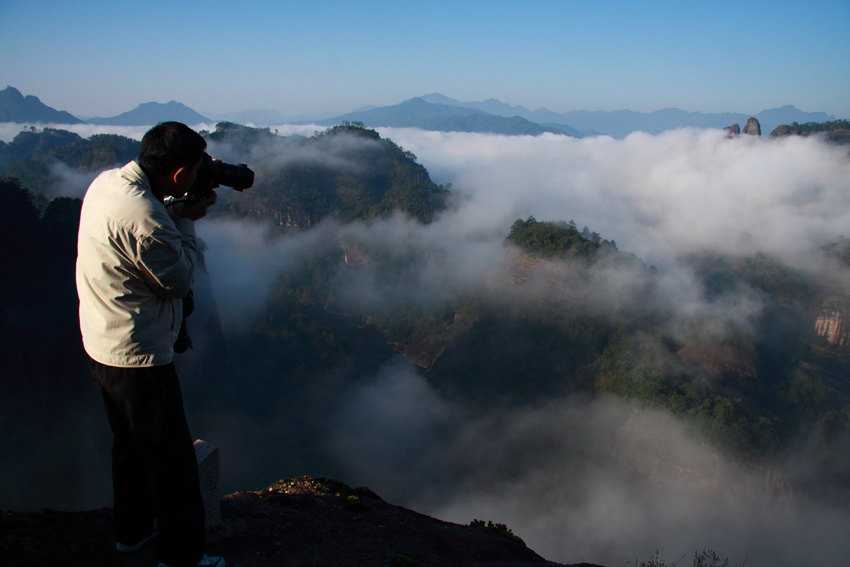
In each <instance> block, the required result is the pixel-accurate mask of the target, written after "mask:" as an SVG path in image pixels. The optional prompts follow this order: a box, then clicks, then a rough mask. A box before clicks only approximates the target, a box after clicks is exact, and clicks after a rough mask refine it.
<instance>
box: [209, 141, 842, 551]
mask: <svg viewBox="0 0 850 567" xmlns="http://www.w3.org/2000/svg"><path fill="white" fill-rule="evenodd" d="M380 132H381V135H382V136H383V137H389V138H391V139H392V140H393V141H394V142H396V143H398V144H399V145H400V146H402V147H403V148H404V149H405V150H408V151H411V152H413V153H414V154H415V155H416V156H417V158H418V161H419V162H420V163H422V164H424V165H425V166H426V167H427V168H428V170H429V173H430V174H431V176H432V179H434V180H435V181H436V182H437V183H442V184H447V183H451V185H452V190H453V194H454V197H453V201H452V206H451V207H450V208H449V209H448V210H446V211H445V212H443V213H442V214H441V215H440V217H439V218H438V219H437V220H436V221H435V222H433V223H431V224H429V225H422V224H420V223H417V222H415V221H412V220H410V219H407V218H404V217H401V216H396V217H392V218H387V219H383V220H372V221H369V222H358V223H350V224H346V225H341V224H339V223H337V222H336V221H335V220H333V219H326V220H325V221H323V222H322V223H321V224H320V226H319V227H316V228H313V229H311V230H310V231H307V232H305V233H301V234H298V235H292V236H284V237H281V238H278V239H273V238H271V236H270V235H271V232H270V231H271V227H270V226H268V225H266V226H257V225H248V224H245V223H241V222H235V221H224V222H222V221H213V220H209V221H204V222H202V223H199V225H198V233H199V235H200V236H201V237H202V239H203V240H204V241H205V242H206V244H207V249H206V252H205V254H206V261H207V265H208V268H209V272H210V280H211V282H212V286H213V290H214V293H215V299H216V302H217V304H218V306H219V309H220V310H221V312H222V313H223V315H224V319H225V321H226V322H227V324H239V321H240V318H241V319H246V320H247V319H250V317H251V315H252V314H255V313H256V312H257V309H259V308H261V306H262V305H263V304H264V302H265V301H266V299H267V297H268V294H269V293H270V292H271V290H272V286H273V283H274V281H275V279H276V278H278V277H280V276H281V275H282V274H285V273H287V270H295V269H298V266H299V262H297V261H296V260H298V259H304V258H309V256H310V254H313V253H315V249H316V243H317V241H318V239H320V238H322V237H323V236H321V235H324V236H328V235H334V238H338V239H339V241H341V242H343V243H345V245H346V246H353V247H360V248H363V249H369V250H372V251H376V250H377V251H380V254H381V255H383V256H384V257H389V258H404V257H406V256H407V255H411V254H412V255H415V256H416V257H418V258H423V259H424V261H421V262H415V263H407V264H404V263H403V265H404V268H403V269H402V270H401V271H400V272H398V273H394V274H392V275H391V277H387V274H386V272H383V271H381V268H380V266H378V265H375V264H369V263H366V264H364V265H362V266H360V267H359V269H358V270H356V271H353V272H349V273H348V274H347V275H346V276H345V277H344V278H342V277H340V278H337V279H336V280H334V281H332V293H334V294H335V295H337V296H339V297H343V298H349V299H351V300H352V301H354V300H358V301H365V302H367V303H368V301H369V300H370V298H373V299H375V300H378V299H379V300H380V301H382V302H384V303H385V304H389V305H399V306H402V305H407V304H417V305H419V304H429V303H439V302H441V301H446V300H447V299H449V298H451V297H452V296H453V295H456V294H463V293H467V292H473V291H478V292H481V291H483V292H485V293H487V294H488V295H489V297H491V298H494V300H495V301H502V302H504V305H505V308H506V309H509V308H511V306H516V305H522V304H523V302H528V301H536V300H538V299H539V296H540V294H549V295H551V297H550V299H552V300H553V301H554V302H555V303H554V304H555V305H561V306H563V308H564V309H567V308H568V307H567V306H569V308H570V309H579V310H582V309H583V310H585V311H584V313H585V314H588V313H589V314H591V315H593V316H596V317H602V318H604V319H606V320H609V321H612V322H616V321H623V320H627V321H630V322H631V323H635V322H639V321H640V320H641V319H642V318H644V317H652V318H653V319H654V320H656V321H658V320H660V321H662V322H663V323H662V325H661V327H662V328H663V329H664V330H665V332H666V333H667V334H668V335H669V336H670V337H671V338H673V339H674V340H679V341H685V340H687V339H688V338H692V337H695V336H699V337H703V338H705V337H708V338H710V339H712V340H715V341H723V340H727V339H729V337H731V336H733V331H735V330H738V331H740V330H742V329H743V330H744V331H747V332H752V330H753V325H752V323H753V321H754V320H755V319H756V318H757V317H758V316H759V314H760V313H761V311H762V309H763V298H762V296H761V294H760V292H758V291H757V290H754V289H752V288H749V287H748V286H743V285H742V286H739V287H738V288H737V289H735V290H732V291H729V292H727V293H724V294H723V295H721V296H719V297H711V298H710V297H709V296H708V294H707V293H706V290H704V289H703V288H702V286H701V284H700V283H699V280H698V278H697V277H696V275H695V274H694V273H693V271H692V269H691V268H690V267H689V266H688V264H687V263H684V262H682V258H684V257H686V256H688V255H689V254H699V253H712V254H725V255H730V256H732V257H746V256H751V255H753V254H755V253H758V252H762V253H765V254H769V255H771V256H773V257H775V258H777V259H778V260H779V261H781V262H782V263H783V264H785V265H787V266H790V267H793V268H795V269H798V270H802V271H804V272H806V273H808V274H810V275H812V276H814V277H817V278H821V279H824V280H829V281H830V282H833V283H834V284H836V285H839V286H844V288H845V289H846V288H847V287H848V286H850V274H848V270H847V268H846V266H845V267H840V266H837V265H835V264H834V263H833V262H832V261H831V260H829V259H828V258H827V257H826V256H825V255H822V254H820V253H819V252H818V250H819V248H820V247H822V246H823V245H825V244H828V243H831V242H835V241H837V240H838V239H839V238H841V237H842V236H843V235H844V234H846V232H847V228H848V227H850V207H848V204H850V202H848V201H850V159H848V154H847V150H846V148H842V147H836V146H831V145H828V144H826V143H825V142H823V141H821V140H820V139H818V138H816V137H811V138H798V137H790V138H784V139H776V140H774V139H764V138H758V137H749V136H740V137H736V138H729V137H727V136H726V134H725V132H722V131H713V130H696V129H684V130H676V131H671V132H667V133H664V134H660V135H655V136H650V135H646V134H642V133H636V134H632V135H630V136H629V137H627V138H626V139H624V140H615V139H613V138H608V137H595V138H584V139H576V138H568V137H564V136H555V135H542V136H538V137H521V136H513V137H505V136H492V135H482V134H465V133H442V132H425V131H419V130H411V129H381V130H380ZM292 149H293V151H297V149H296V148H294V147H293V148H292ZM223 150H224V149H223ZM263 151H264V150H263V149H262V148H259V149H258V148H255V154H254V157H255V158H257V159H258V160H263V159H271V157H270V155H271V154H264V153H263ZM343 154H344V152H343V151H342V150H340V151H339V153H337V151H336V150H335V149H334V148H328V153H327V154H323V155H314V156H303V155H302V156H298V157H299V158H301V159H305V158H307V157H309V159H316V160H327V162H328V163H333V164H334V166H336V167H345V163H344V160H342V159H341V156H342V155H343ZM293 157H295V156H294V155H290V156H278V157H276V158H274V159H292V158H293ZM252 165H253V164H252ZM529 216H534V217H535V218H537V219H538V220H542V221H546V220H553V221H559V220H574V221H575V222H576V223H577V225H578V226H579V227H581V226H588V227H590V229H591V230H593V231H596V232H599V233H600V234H601V235H602V237H603V238H606V239H610V240H614V241H616V244H617V247H618V248H619V249H620V250H621V251H624V252H632V253H634V254H635V255H636V256H637V258H639V259H640V260H642V261H643V263H645V265H646V266H648V265H653V266H654V267H656V268H657V273H655V272H653V275H652V276H650V275H649V273H650V271H649V270H647V269H646V267H645V266H644V265H643V264H641V263H640V262H635V263H631V264H628V265H606V264H604V263H602V264H600V265H599V266H595V267H592V268H590V269H588V270H586V271H577V269H576V268H574V267H569V266H568V267H566V268H565V267H564V266H563V265H559V264H558V263H554V262H553V263H544V264H543V266H542V267H541V268H540V270H539V271H538V272H537V275H536V276H535V277H536V278H537V279H536V280H534V279H533V280H532V281H530V282H528V283H527V284H526V285H525V286H524V287H523V288H522V289H519V290H518V289H516V287H515V286H509V285H506V284H505V281H504V277H503V274H504V271H505V269H506V267H507V266H508V265H509V264H510V262H511V251H510V248H506V247H505V246H504V239H505V237H506V236H507V234H508V231H509V229H510V226H511V224H512V223H513V221H515V220H516V219H525V218H527V217H529ZM553 280H555V281H561V282H566V283H564V284H563V285H561V286H555V288H554V289H553V288H552V287H551V286H549V287H547V285H546V282H551V281H553ZM571 282H572V284H571ZM326 378H327V377H322V378H319V377H317V382H318V384H322V383H323V382H322V380H325V379H326ZM328 383H330V384H332V385H333V387H332V388H329V389H326V390H324V391H323V395H321V396H320V395H316V393H315V392H313V393H312V394H311V395H310V396H308V398H306V402H305V404H306V405H304V407H301V408H299V409H298V410H293V412H292V413H291V414H289V413H287V412H282V414H283V415H282V416H281V417H280V418H279V419H276V420H275V421H274V423H271V424H269V423H266V424H260V423H254V422H252V421H251V420H250V418H249V417H248V416H240V415H234V416H227V417H226V418H223V423H227V424H229V426H228V427H223V426H222V427H221V428H220V430H219V431H218V433H219V434H221V435H222V436H223V437H229V439H222V440H221V442H222V444H223V447H224V453H223V454H225V455H226V454H227V450H230V448H231V447H232V450H233V451H235V452H237V453H238V455H239V459H238V460H239V463H240V464H239V466H238V467H235V468H231V469H227V465H225V464H224V462H226V457H223V465H222V466H223V467H224V468H225V475H226V477H227V478H226V479H225V481H226V482H231V483H237V484H238V482H239V479H244V478H246V477H245V476H243V474H244V473H245V469H251V470H252V471H253V472H252V473H251V474H253V475H254V476H253V477H252V478H256V474H257V472H256V471H257V470H258V467H259V469H262V470H266V469H267V468H268V469H272V470H270V472H269V473H268V474H270V475H272V476H271V477H270V478H269V481H273V480H276V478H278V477H280V476H285V475H289V474H292V475H294V474H317V475H319V474H325V475H328V476H336V477H337V478H341V479H342V480H344V481H345V482H347V483H349V484H352V485H366V486H369V487H370V488H372V489H373V490H375V491H376V492H377V493H378V494H380V495H382V496H383V497H385V498H386V499H388V500H390V501H391V502H394V503H398V504H402V505H405V506H408V507H412V508H414V509H416V510H418V511H421V512H424V513H427V514H431V515H434V516H436V517H439V518H442V519H445V520H449V521H454V522H458V523H469V522H470V521H471V520H472V519H484V520H492V521H495V522H501V523H506V524H507V525H508V527H510V528H511V529H512V530H513V531H514V532H515V533H516V534H517V535H519V536H520V537H522V538H523V539H524V540H525V541H526V542H527V543H528V544H529V546H530V547H531V548H532V549H535V550H536V551H537V552H539V553H541V554H542V555H543V556H544V557H546V558H547V559H550V560H554V561H560V562H571V563H572V562H579V561H585V562H593V563H600V564H605V565H608V566H611V567H612V566H615V565H625V564H626V563H627V562H629V561H635V560H636V559H638V560H645V559H647V558H648V557H649V556H650V555H651V554H652V553H654V552H655V551H656V550H657V551H659V552H660V553H661V555H662V556H663V557H664V558H666V559H667V560H668V561H675V560H677V559H679V558H680V557H682V556H685V557H688V558H689V557H691V556H692V554H693V552H694V550H701V549H704V548H713V549H715V550H717V551H718V553H720V554H721V557H729V559H730V561H731V563H732V564H736V563H737V564H742V563H743V562H745V561H746V564H747V565H796V564H800V563H808V562H811V561H812V558H813V557H817V558H818V559H820V561H819V562H821V563H826V564H829V563H838V562H841V561H845V560H846V557H847V556H848V552H850V544H848V543H847V542H846V538H845V537H844V536H843V534H845V533H847V531H848V530H850V513H848V510H847V509H846V507H842V505H841V504H840V503H830V502H829V499H828V498H821V499H814V500H807V499H806V497H804V496H802V495H798V496H797V498H796V500H793V499H792V500H790V501H789V502H786V504H787V505H785V506H780V507H779V508H776V509H771V508H769V507H766V505H765V501H764V500H763V499H760V497H752V498H744V499H741V498H738V497H737V496H736V494H737V493H729V494H728V495H727V494H724V493H723V492H722V487H721V488H718V487H717V486H715V487H714V490H712V489H711V487H708V488H707V487H705V486H698V485H676V484H665V483H664V482H655V483H652V482H647V481H646V479H644V478H641V477H640V475H638V474H637V473H636V472H635V471H634V469H633V468H632V467H630V466H628V464H627V463H623V462H620V461H618V460H617V459H616V458H615V453H616V452H615V451H614V448H615V446H616V444H617V443H618V431H621V428H622V427H623V426H624V424H626V423H628V422H629V420H630V419H632V418H633V415H634V414H633V412H632V409H631V407H630V406H628V405H627V404H625V403H623V402H621V401H618V400H615V399H607V398H603V399H593V400H592V399H589V398H586V397H583V396H581V397H576V396H573V397H558V398H554V399H550V400H548V401H547V402H546V403H542V404H533V405H530V406H518V407H516V408H513V409H501V410H482V409H480V408H479V409H472V408H469V407H465V406H464V405H463V404H462V403H460V402H459V401H458V400H452V399H447V398H445V397H443V394H441V393H440V392H439V391H437V390H435V389H434V388H433V387H432V386H431V385H430V384H429V383H428V380H427V376H426V375H425V374H424V373H423V372H421V371H420V370H418V369H416V368H415V367H413V366H412V365H410V364H409V363H407V362H406V361H404V360H403V359H398V358H397V359H393V360H392V361H390V362H388V363H386V364H385V365H384V366H383V367H382V368H381V369H380V370H378V371H377V372H376V373H374V374H373V375H368V376H363V377H361V378H360V379H359V380H358V381H357V382H356V383H354V384H341V383H339V382H335V381H333V380H332V379H331V381H330V382H328ZM318 384H317V385H316V386H315V387H316V389H321V388H323V387H324V386H321V385H318ZM293 404H295V403H293ZM308 414H310V416H311V417H310V418H309V419H308V418H307V417H306V416H307V415H308ZM302 417H303V418H304V419H307V421H306V422H305V421H301V418H302ZM653 419H656V425H655V426H654V428H650V429H649V433H648V435H649V436H650V437H652V438H654V439H658V438H659V437H657V436H658V435H661V434H662V432H663V441H656V442H659V443H663V444H664V445H665V446H666V447H668V448H669V449H670V450H671V451H672V452H675V453H677V454H679V453H681V454H687V455H691V457H690V458H692V459H695V462H699V463H710V464H711V467H714V468H716V469H717V470H723V471H726V473H724V474H726V477H725V478H727V480H728V483H729V484H728V486H733V487H738V489H740V490H744V489H743V488H740V487H758V486H762V485H761V484H759V483H761V482H762V481H761V480H760V478H759V476H758V474H757V473H755V472H753V471H752V470H743V469H741V468H740V467H736V465H735V464H734V463H732V462H728V461H726V460H725V459H724V458H723V457H722V456H720V455H718V454H716V453H714V452H713V451H711V450H710V449H708V448H707V447H706V446H704V445H703V444H702V443H700V441H699V440H698V439H696V438H695V437H693V435H692V433H691V432H689V431H688V430H687V428H686V427H685V426H684V425H683V424H681V423H678V422H676V421H675V420H672V419H670V418H669V417H667V416H665V415H664V414H663V413H660V412H659V414H658V415H654V418H653ZM305 423H309V427H308V426H307V425H305ZM659 423H660V424H661V425H658V424H659ZM308 430H309V432H308ZM226 432H227V433H226ZM240 432H243V433H244V434H245V436H247V437H250V438H253V439H263V440H264V442H265V443H269V444H270V445H273V446H275V447H277V449H276V451H277V453H278V456H277V458H276V457H274V456H270V455H268V454H265V455H263V456H259V455H256V454H254V452H253V451H251V450H249V448H248V447H253V446H254V445H253V444H251V443H249V444H248V446H247V447H246V446H245V444H244V443H245V436H243V435H241V434H240ZM214 436H215V435H213V437H214ZM211 440H212V441H214V442H216V441H219V440H218V439H211ZM317 441H319V442H318V443H317ZM308 446H309V447H310V448H309V449H304V447H308ZM847 446H848V442H847V440H846V439H845V440H842V441H840V442H838V445H836V444H829V443H825V442H823V441H822V440H818V439H817V438H801V439H800V440H799V441H798V447H799V451H800V453H801V454H805V455H806V459H805V461H800V460H795V461H794V462H793V463H780V464H778V465H777V467H776V468H777V469H778V470H782V469H784V470H792V471H794V476H795V478H809V479H812V478H828V479H829V480H825V481H824V482H826V483H827V487H828V486H829V483H830V482H836V483H840V482H843V481H842V480H841V479H844V480H846V478H847V474H850V464H848V459H847V458H846V457H841V456H838V455H841V454H843V455H846V454H847V452H846V447H847ZM250 463H254V464H256V467H253V466H251V465H250ZM274 467H278V468H277V469H274ZM237 468H238V469H239V470H236V469H237ZM712 470H714V469H712ZM829 471H831V472H829ZM836 471H837V472H836ZM762 484H763V483H762ZM836 486H837V484H836ZM242 488H247V487H242ZM736 490H737V489H736ZM746 490H749V492H747V494H760V492H759V491H760V490H762V491H763V490H764V489H763V487H762V488H747V489H746ZM824 492H827V493H828V488H825V489H824Z"/></svg>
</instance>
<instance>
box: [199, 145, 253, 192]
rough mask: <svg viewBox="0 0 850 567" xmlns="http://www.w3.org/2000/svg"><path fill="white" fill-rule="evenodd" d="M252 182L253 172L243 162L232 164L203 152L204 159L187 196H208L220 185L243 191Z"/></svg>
mask: <svg viewBox="0 0 850 567" xmlns="http://www.w3.org/2000/svg"><path fill="white" fill-rule="evenodd" d="M253 184H254V172H253V171H251V170H250V169H249V168H248V166H247V165H246V164H244V163H240V164H239V165H233V164H230V163H224V162H223V161H220V160H214V159H213V158H211V157H210V154H208V153H206V152H204V160H203V162H201V169H199V170H198V178H197V179H196V180H195V184H194V185H192V188H191V189H189V194H188V197H189V198H190V199H194V200H201V199H205V198H207V197H209V196H210V194H211V193H212V190H213V189H215V188H216V187H218V186H220V185H224V186H225V187H232V188H233V189H235V190H236V191H244V190H245V189H248V188H249V187H251V186H252V185H253Z"/></svg>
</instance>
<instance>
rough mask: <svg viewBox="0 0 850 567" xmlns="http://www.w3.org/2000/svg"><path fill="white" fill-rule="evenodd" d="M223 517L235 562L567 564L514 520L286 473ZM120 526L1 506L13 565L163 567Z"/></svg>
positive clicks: (221, 551)
mask: <svg viewBox="0 0 850 567" xmlns="http://www.w3.org/2000/svg"><path fill="white" fill-rule="evenodd" d="M221 516H222V520H223V521H224V523H225V525H226V526H227V529H226V530H219V532H218V535H216V536H215V537H210V536H209V535H208V536H207V552H208V553H210V554H211V555H221V556H223V557H224V558H225V559H226V560H227V563H228V565H243V566H245V567H247V566H252V565H253V566H254V567H288V566H293V567H294V566H297V565H335V566H344V565H346V566H351V567H360V566H363V567H371V566H375V565H388V566H402V565H444V566H450V567H451V566H457V567H466V566H469V567H472V566H473V565H475V566H479V567H490V566H492V567H495V566H497V565H524V566H526V567H544V566H548V567H556V566H558V565H561V564H559V563H551V562H549V561H546V560H545V559H543V558H542V557H540V555H538V554H537V553H535V552H534V551H532V550H531V549H529V548H528V547H527V546H526V545H525V544H524V543H523V542H522V540H521V539H520V538H519V537H517V536H515V535H514V534H513V533H512V532H511V530H509V529H508V528H507V526H504V525H500V524H493V523H492V522H489V523H484V522H475V521H473V522H471V524H470V525H460V524H452V523H449V522H443V521H440V520H437V519H435V518H432V517H429V516H425V515H423V514H419V513H416V512H414V511H412V510H408V509H406V508H402V507H400V506H394V505H392V504H389V503H387V502H385V501H384V500H382V499H381V498H380V497H378V496H377V495H376V494H375V493H373V492H372V491H371V490H369V489H367V488H351V487H349V486H347V485H345V484H343V483H341V482H338V481H334V480H331V479H326V478H316V477H312V476H305V477H299V478H292V479H286V480H281V481H279V482H276V483H274V484H273V485H272V486H270V487H268V488H263V489H261V490H256V491H250V492H240V493H236V494H231V495H228V496H224V497H222V499H221ZM470 520H472V519H470ZM112 526H113V518H112V510H110V509H108V508H102V509H99V510H93V511H81V512H60V511H56V510H47V509H44V510H40V511H38V512H2V511H0V556H2V557H3V561H4V565H5V564H9V565H27V566H29V567H41V566H44V567H47V566H53V565H57V564H61V565H67V566H76V565H80V566H83V565H85V566H90V565H123V566H126V567H143V566H146V565H154V564H155V561H156V560H155V558H154V547H155V546H154V545H150V544H148V545H146V546H144V547H143V548H142V549H140V550H139V551H138V552H137V553H134V554H133V555H126V556H121V555H119V554H118V553H117V552H116V551H115V541H114V540H113V527H112ZM562 567H569V566H562ZM575 567H578V566H575Z"/></svg>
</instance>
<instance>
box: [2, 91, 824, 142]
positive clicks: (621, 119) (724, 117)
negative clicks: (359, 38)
mask: <svg viewBox="0 0 850 567" xmlns="http://www.w3.org/2000/svg"><path fill="white" fill-rule="evenodd" d="M33 105H35V106H37V107H38V108H39V109H40V112H39V113H32V112H31V111H29V110H27V109H28V108H29V107H30V106H33ZM208 114H210V117H208V116H205V115H203V114H201V113H198V112H197V111H195V110H193V109H192V108H190V107H188V106H185V105H184V104H182V103H180V102H177V101H174V100H172V101H169V102H168V103H165V104H163V103H156V102H147V103H142V104H140V105H138V106H137V107H136V108H134V109H133V110H130V111H128V112H124V113H122V114H119V115H117V116H112V117H106V118H103V117H93V118H89V119H88V120H86V121H83V120H80V119H79V118H76V117H75V116H73V115H71V114H70V113H68V112H66V111H57V110H55V109H53V108H51V107H48V106H46V105H44V104H43V103H41V101H39V100H38V98H37V97H34V96H32V95H28V96H27V97H23V95H21V93H20V92H19V91H18V90H17V89H14V88H13V87H7V88H6V89H5V90H4V91H0V121H2V122H13V123H55V124H80V123H89V124H95V125H115V126H147V125H153V124H156V123H158V122H162V121H165V120H178V121H181V122H185V123H187V124H192V125H194V124H200V123H211V122H217V121H220V120H226V121H236V122H247V123H253V124H257V125H265V126H271V125H275V124H273V123H275V122H277V123H278V124H284V123H292V124H319V125H334V124H339V123H341V122H343V121H350V122H363V123H364V124H366V125H367V126H370V127H415V128H421V129H425V130H437V131H460V132H485V133H497V134H506V135H539V134H541V133H544V132H551V133H555V134H566V135H570V136H576V137H585V136H596V135H609V136H613V137H615V138H623V137H625V136H627V135H629V134H630V133H632V132H635V131H642V132H647V133H650V134H658V133H661V132H664V131H666V130H672V129H676V128H688V127H691V128H717V129H724V128H727V127H729V126H731V125H732V124H735V123H739V124H743V123H746V122H747V120H748V119H749V118H750V117H754V118H756V119H758V121H759V123H760V124H761V127H762V132H763V135H767V134H769V133H770V132H772V131H773V130H774V129H775V128H776V127H777V126H781V125H790V124H792V123H793V122H797V123H800V124H804V123H809V122H827V121H830V120H835V117H834V116H833V115H830V114H828V113H826V112H804V111H802V110H800V109H798V108H796V107H795V106H793V105H784V106H781V107H779V108H772V109H765V110H762V111H761V112H759V113H758V114H755V115H754V116H753V115H748V114H743V113H736V112H721V113H703V112H689V111H685V110H682V109H679V108H664V109H661V110H656V111H653V112H637V111H633V110H626V109H624V110H615V111H608V110H571V111H569V112H565V113H558V112H555V111H552V110H549V109H547V108H539V109H537V110H533V111H532V110H529V109H528V108H526V107H525V106H522V105H516V106H513V105H510V104H508V103H504V102H501V101H500V100H498V99H496V98H489V99H486V100H483V101H477V102H476V101H467V102H461V101H458V100H456V99H453V98H450V97H448V96H445V95H443V94H440V93H429V94H426V95H422V96H419V97H413V98H410V99H407V100H404V101H402V102H401V103H399V104H395V105H389V106H381V107H376V106H372V105H366V106H361V107H360V108H359V109H357V110H354V111H352V112H348V113H343V114H338V115H335V116H333V115H332V113H328V112H323V113H316V114H313V115H309V116H303V117H293V116H285V115H284V114H282V113H280V112H278V111H276V110H272V109H248V110H243V111H236V112H229V113H208Z"/></svg>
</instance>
